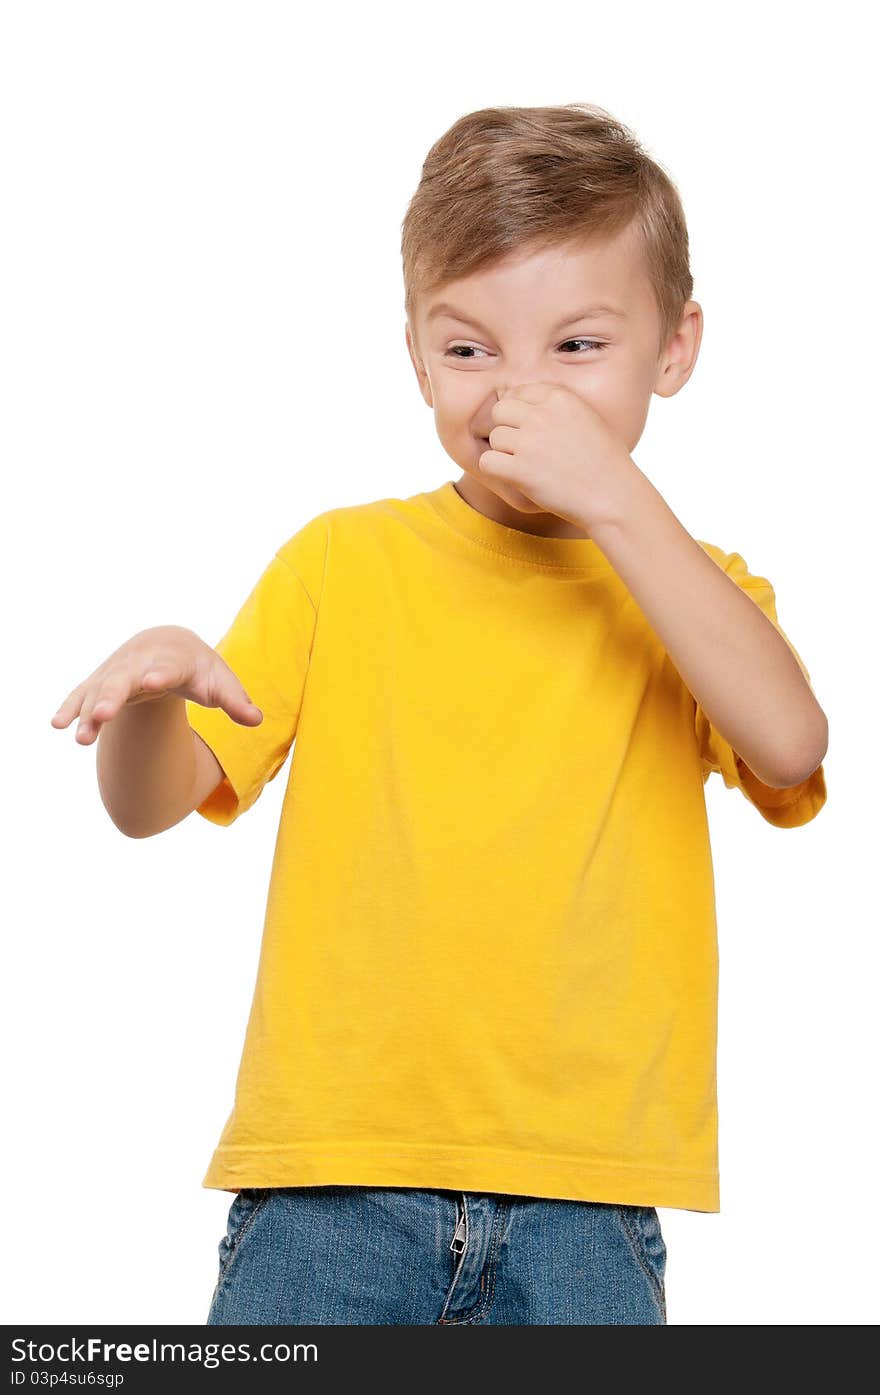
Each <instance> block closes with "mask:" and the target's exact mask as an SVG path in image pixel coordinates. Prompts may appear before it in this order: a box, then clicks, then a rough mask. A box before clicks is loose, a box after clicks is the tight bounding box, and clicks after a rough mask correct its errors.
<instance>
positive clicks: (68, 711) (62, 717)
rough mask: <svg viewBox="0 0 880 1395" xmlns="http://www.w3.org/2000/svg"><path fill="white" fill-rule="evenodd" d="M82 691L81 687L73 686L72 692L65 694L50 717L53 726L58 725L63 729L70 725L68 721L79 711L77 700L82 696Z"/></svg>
mask: <svg viewBox="0 0 880 1395" xmlns="http://www.w3.org/2000/svg"><path fill="white" fill-rule="evenodd" d="M82 693H83V690H82V687H79V688H74V689H73V691H72V692H70V693H68V694H67V697H66V698H65V699H64V701H63V702H62V704H61V706H60V707H59V708H58V711H57V712H56V713H55V715H54V717H53V718H52V725H53V727H58V728H59V729H61V730H63V729H64V727H67V726H70V723H71V722H72V721H73V719H74V717H75V716H76V714H77V712H78V711H79V702H80V698H81V697H82Z"/></svg>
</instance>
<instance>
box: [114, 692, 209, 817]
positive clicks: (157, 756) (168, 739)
mask: <svg viewBox="0 0 880 1395" xmlns="http://www.w3.org/2000/svg"><path fill="white" fill-rule="evenodd" d="M96 759H97V771H98V787H99V790H100V793H101V799H102V801H103V804H104V807H105V809H106V810H107V813H108V814H109V815H110V817H111V819H112V820H113V822H114V823H115V825H116V827H117V828H118V829H119V831H120V832H121V833H124V834H126V836H127V837H129V838H150V837H152V836H153V835H154V834H156V833H163V832H164V831H165V829H167V828H172V827H173V826H174V824H176V823H179V822H180V821H181V819H184V818H186V817H187V815H188V814H191V813H192V811H193V810H194V809H197V808H198V806H199V805H200V804H201V803H202V802H203V800H205V799H207V797H208V795H209V794H210V793H211V791H212V790H213V789H215V788H216V786H217V785H218V784H219V783H220V781H221V780H222V779H223V769H222V767H221V765H220V762H219V761H218V760H217V757H216V756H215V755H214V753H213V751H211V750H210V748H209V747H208V746H207V745H206V744H205V742H204V741H203V740H202V738H201V737H200V736H198V735H197V734H196V733H195V732H194V731H193V730H192V728H191V727H190V725H189V723H188V721H187V718H186V707H185V701H184V699H183V698H180V697H178V696H177V695H176V694H175V693H163V694H162V696H161V697H159V698H157V699H155V700H153V701H149V702H142V703H138V704H135V705H132V706H127V707H123V708H121V709H120V711H119V712H118V713H117V714H116V716H115V717H114V719H113V721H112V722H108V723H107V725H106V726H104V727H102V729H101V732H100V734H99V737H98V752H97V758H96Z"/></svg>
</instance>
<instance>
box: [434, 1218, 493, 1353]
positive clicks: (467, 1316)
mask: <svg viewBox="0 0 880 1395" xmlns="http://www.w3.org/2000/svg"><path fill="white" fill-rule="evenodd" d="M508 1210H509V1207H508V1205H507V1203H506V1202H499V1205H498V1211H497V1214H496V1216H495V1224H494V1226H493V1230H492V1244H491V1245H490V1246H489V1254H488V1256H487V1258H486V1263H485V1265H484V1267H483V1271H482V1272H483V1273H484V1274H486V1275H487V1277H488V1283H487V1285H486V1288H485V1291H484V1292H483V1295H482V1297H481V1298H480V1299H478V1301H477V1302H476V1303H475V1304H474V1306H473V1307H472V1308H468V1309H467V1311H466V1312H464V1313H462V1314H461V1316H460V1317H456V1318H444V1319H443V1325H444V1326H448V1327H454V1326H461V1325H462V1324H464V1323H474V1322H476V1321H477V1319H478V1318H481V1317H484V1316H485V1315H486V1313H488V1311H489V1309H490V1308H491V1306H492V1303H493V1302H494V1300H495V1282H496V1279H497V1277H498V1265H497V1262H496V1260H497V1255H498V1251H499V1249H500V1248H501V1239H502V1235H503V1233H504V1223H505V1221H506V1216H507V1212H508Z"/></svg>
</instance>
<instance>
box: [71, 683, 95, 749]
mask: <svg viewBox="0 0 880 1395" xmlns="http://www.w3.org/2000/svg"><path fill="white" fill-rule="evenodd" d="M96 699H97V691H96V692H93V693H86V696H85V697H84V698H83V704H82V707H81V708H80V712H79V723H78V725H77V728H76V740H77V741H79V742H80V744H81V745H83V746H88V745H89V744H90V743H91V742H92V741H94V739H95V737H96V736H97V734H98V727H99V726H100V723H98V724H97V725H96V724H95V723H94V721H93V720H92V709H93V708H94V706H95V701H96Z"/></svg>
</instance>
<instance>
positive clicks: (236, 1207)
mask: <svg viewBox="0 0 880 1395" xmlns="http://www.w3.org/2000/svg"><path fill="white" fill-rule="evenodd" d="M270 1194H271V1191H270V1188H268V1187H242V1189H241V1191H238V1192H236V1194H235V1196H234V1197H233V1199H232V1205H231V1206H230V1208H229V1215H228V1216H227V1219H226V1234H225V1235H224V1236H223V1238H222V1240H221V1241H220V1244H219V1245H218V1246H217V1253H218V1255H219V1259H220V1267H219V1269H218V1272H217V1283H218V1284H220V1283H221V1282H222V1280H223V1279H224V1277H225V1276H226V1273H227V1271H228V1269H229V1266H230V1264H231V1263H232V1261H233V1259H234V1258H235V1255H236V1254H237V1253H238V1248H239V1245H240V1244H241V1242H242V1240H243V1239H244V1237H245V1235H246V1234H247V1232H248V1231H249V1230H250V1227H251V1226H252V1225H253V1223H254V1221H255V1220H256V1218H257V1216H258V1215H259V1213H260V1210H261V1209H262V1207H263V1206H264V1205H265V1203H266V1202H267V1201H268V1199H269V1196H270Z"/></svg>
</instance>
